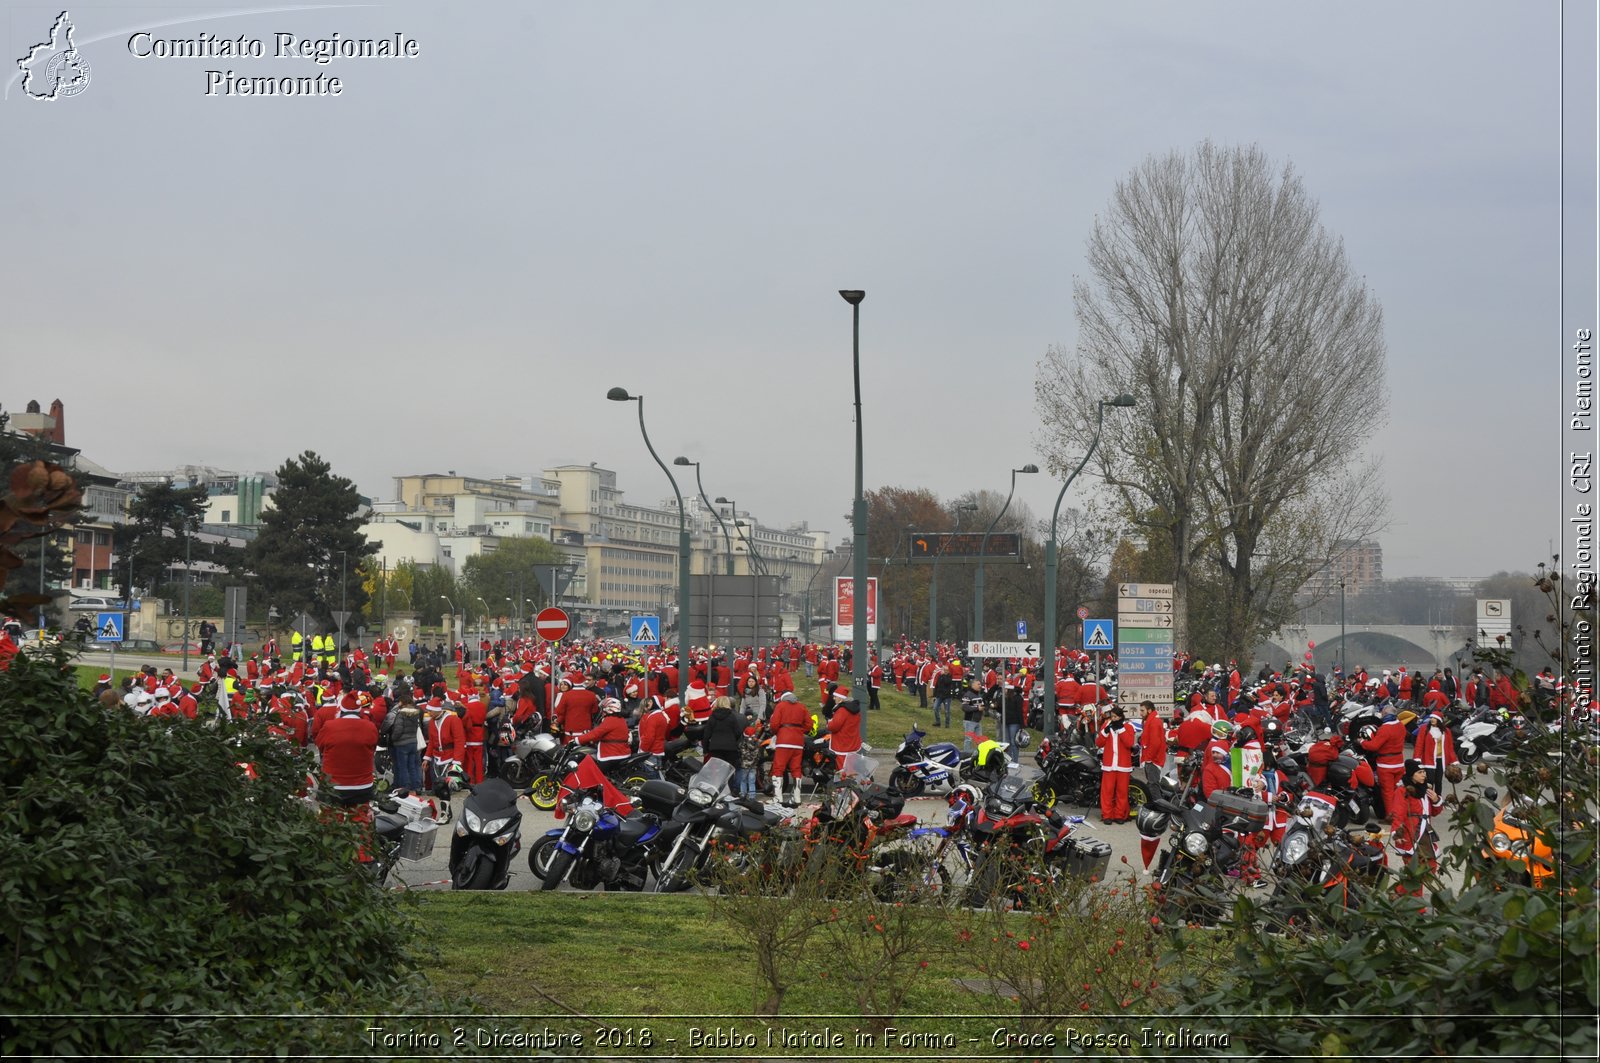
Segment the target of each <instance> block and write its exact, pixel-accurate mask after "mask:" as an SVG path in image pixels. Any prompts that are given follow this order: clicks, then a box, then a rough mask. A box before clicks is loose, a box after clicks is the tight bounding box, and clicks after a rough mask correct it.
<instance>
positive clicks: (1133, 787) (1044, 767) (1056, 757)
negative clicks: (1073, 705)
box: [1033, 738, 1157, 815]
mask: <svg viewBox="0 0 1600 1063" xmlns="http://www.w3.org/2000/svg"><path fill="white" fill-rule="evenodd" d="M1033 762H1034V763H1035V764H1037V765H1039V778H1038V781H1037V782H1035V783H1034V788H1033V796H1034V800H1036V801H1038V802H1039V803H1040V804H1041V805H1046V806H1049V805H1054V804H1056V803H1058V802H1063V801H1064V802H1066V803H1067V804H1069V805H1083V806H1087V807H1096V806H1098V805H1099V804H1100V756H1099V754H1098V753H1097V752H1096V751H1095V750H1093V749H1091V748H1090V747H1088V746H1085V745H1079V744H1076V743H1067V742H1064V741H1062V740H1060V739H1050V738H1046V739H1045V740H1044V741H1043V742H1040V743H1039V751H1038V752H1037V753H1035V754H1034V755H1033ZM1142 767H1143V766H1141V768H1142ZM1151 767H1156V766H1155V765H1151ZM1156 795H1157V791H1156V790H1155V789H1153V788H1152V785H1151V783H1150V777H1149V773H1148V772H1146V771H1143V770H1139V769H1136V770H1135V772H1134V774H1133V776H1132V777H1131V778H1130V779H1129V780H1128V812H1129V814H1130V815H1138V813H1139V810H1140V809H1141V808H1143V807H1144V806H1145V805H1146V803H1148V802H1149V801H1150V799H1151V798H1152V797H1154V796H1156Z"/></svg>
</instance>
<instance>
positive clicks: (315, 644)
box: [311, 633, 326, 665]
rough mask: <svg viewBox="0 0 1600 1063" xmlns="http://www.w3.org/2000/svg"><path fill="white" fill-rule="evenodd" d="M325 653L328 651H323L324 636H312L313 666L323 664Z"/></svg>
mask: <svg viewBox="0 0 1600 1063" xmlns="http://www.w3.org/2000/svg"><path fill="white" fill-rule="evenodd" d="M325 652H326V651H325V650H324V649H323V643H322V635H321V634H320V633H319V634H316V635H312V636H311V663H312V664H313V665H320V664H322V662H323V656H324V653H325Z"/></svg>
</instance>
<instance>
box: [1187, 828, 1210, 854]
mask: <svg viewBox="0 0 1600 1063" xmlns="http://www.w3.org/2000/svg"><path fill="white" fill-rule="evenodd" d="M1210 848H1211V842H1210V841H1209V840H1207V838H1206V836H1205V835H1204V834H1201V833H1200V832H1199V831H1197V830H1192V831H1190V832H1189V833H1188V834H1185V835H1184V836H1183V851H1184V852H1186V853H1188V854H1189V855H1190V856H1204V855H1206V852H1207V851H1208V850H1209V849H1210Z"/></svg>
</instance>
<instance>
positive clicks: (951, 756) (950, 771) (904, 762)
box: [889, 725, 961, 797]
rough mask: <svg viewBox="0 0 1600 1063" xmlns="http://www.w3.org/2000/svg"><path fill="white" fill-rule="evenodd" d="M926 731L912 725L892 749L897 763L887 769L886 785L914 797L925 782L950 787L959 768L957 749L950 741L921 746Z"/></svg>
mask: <svg viewBox="0 0 1600 1063" xmlns="http://www.w3.org/2000/svg"><path fill="white" fill-rule="evenodd" d="M926 737H928V735H927V732H925V731H923V730H922V729H921V728H918V727H916V726H915V725H913V726H912V728H911V733H910V734H908V735H906V737H905V741H903V742H901V743H900V748H899V749H896V750H895V753H894V759H895V761H896V762H897V766H896V767H895V769H894V770H893V771H891V772H890V773H889V788H890V789H892V790H898V791H900V792H901V793H902V794H904V795H905V796H907V797H916V796H918V795H919V794H921V793H922V792H923V791H924V790H926V789H927V788H928V787H929V786H947V787H954V786H955V785H956V780H957V778H958V776H959V773H960V770H961V750H960V749H958V748H957V747H956V745H955V743H954V742H935V743H933V744H932V745H930V746H924V745H923V744H922V740H923V739H924V738H926Z"/></svg>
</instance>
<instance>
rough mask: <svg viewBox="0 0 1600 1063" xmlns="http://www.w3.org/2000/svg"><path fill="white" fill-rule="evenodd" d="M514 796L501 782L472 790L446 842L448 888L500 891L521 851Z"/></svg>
mask: <svg viewBox="0 0 1600 1063" xmlns="http://www.w3.org/2000/svg"><path fill="white" fill-rule="evenodd" d="M517 797H518V793H517V791H516V790H514V789H512V787H511V784H510V783H508V782H506V781H505V780H504V779H486V780H484V781H483V782H481V783H479V784H478V785H476V786H474V787H472V792H471V793H470V794H468V795H467V801H466V804H465V805H464V806H463V807H462V810H461V818H460V819H459V820H457V822H456V829H455V833H454V835H453V836H452V837H451V839H450V888H451V889H454V890H488V889H496V890H503V889H505V888H506V885H507V883H509V882H510V880H511V861H512V859H513V858H514V857H515V856H516V855H517V853H518V852H520V851H521V849H522V837H521V828H522V812H521V810H520V809H518V808H517Z"/></svg>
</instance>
